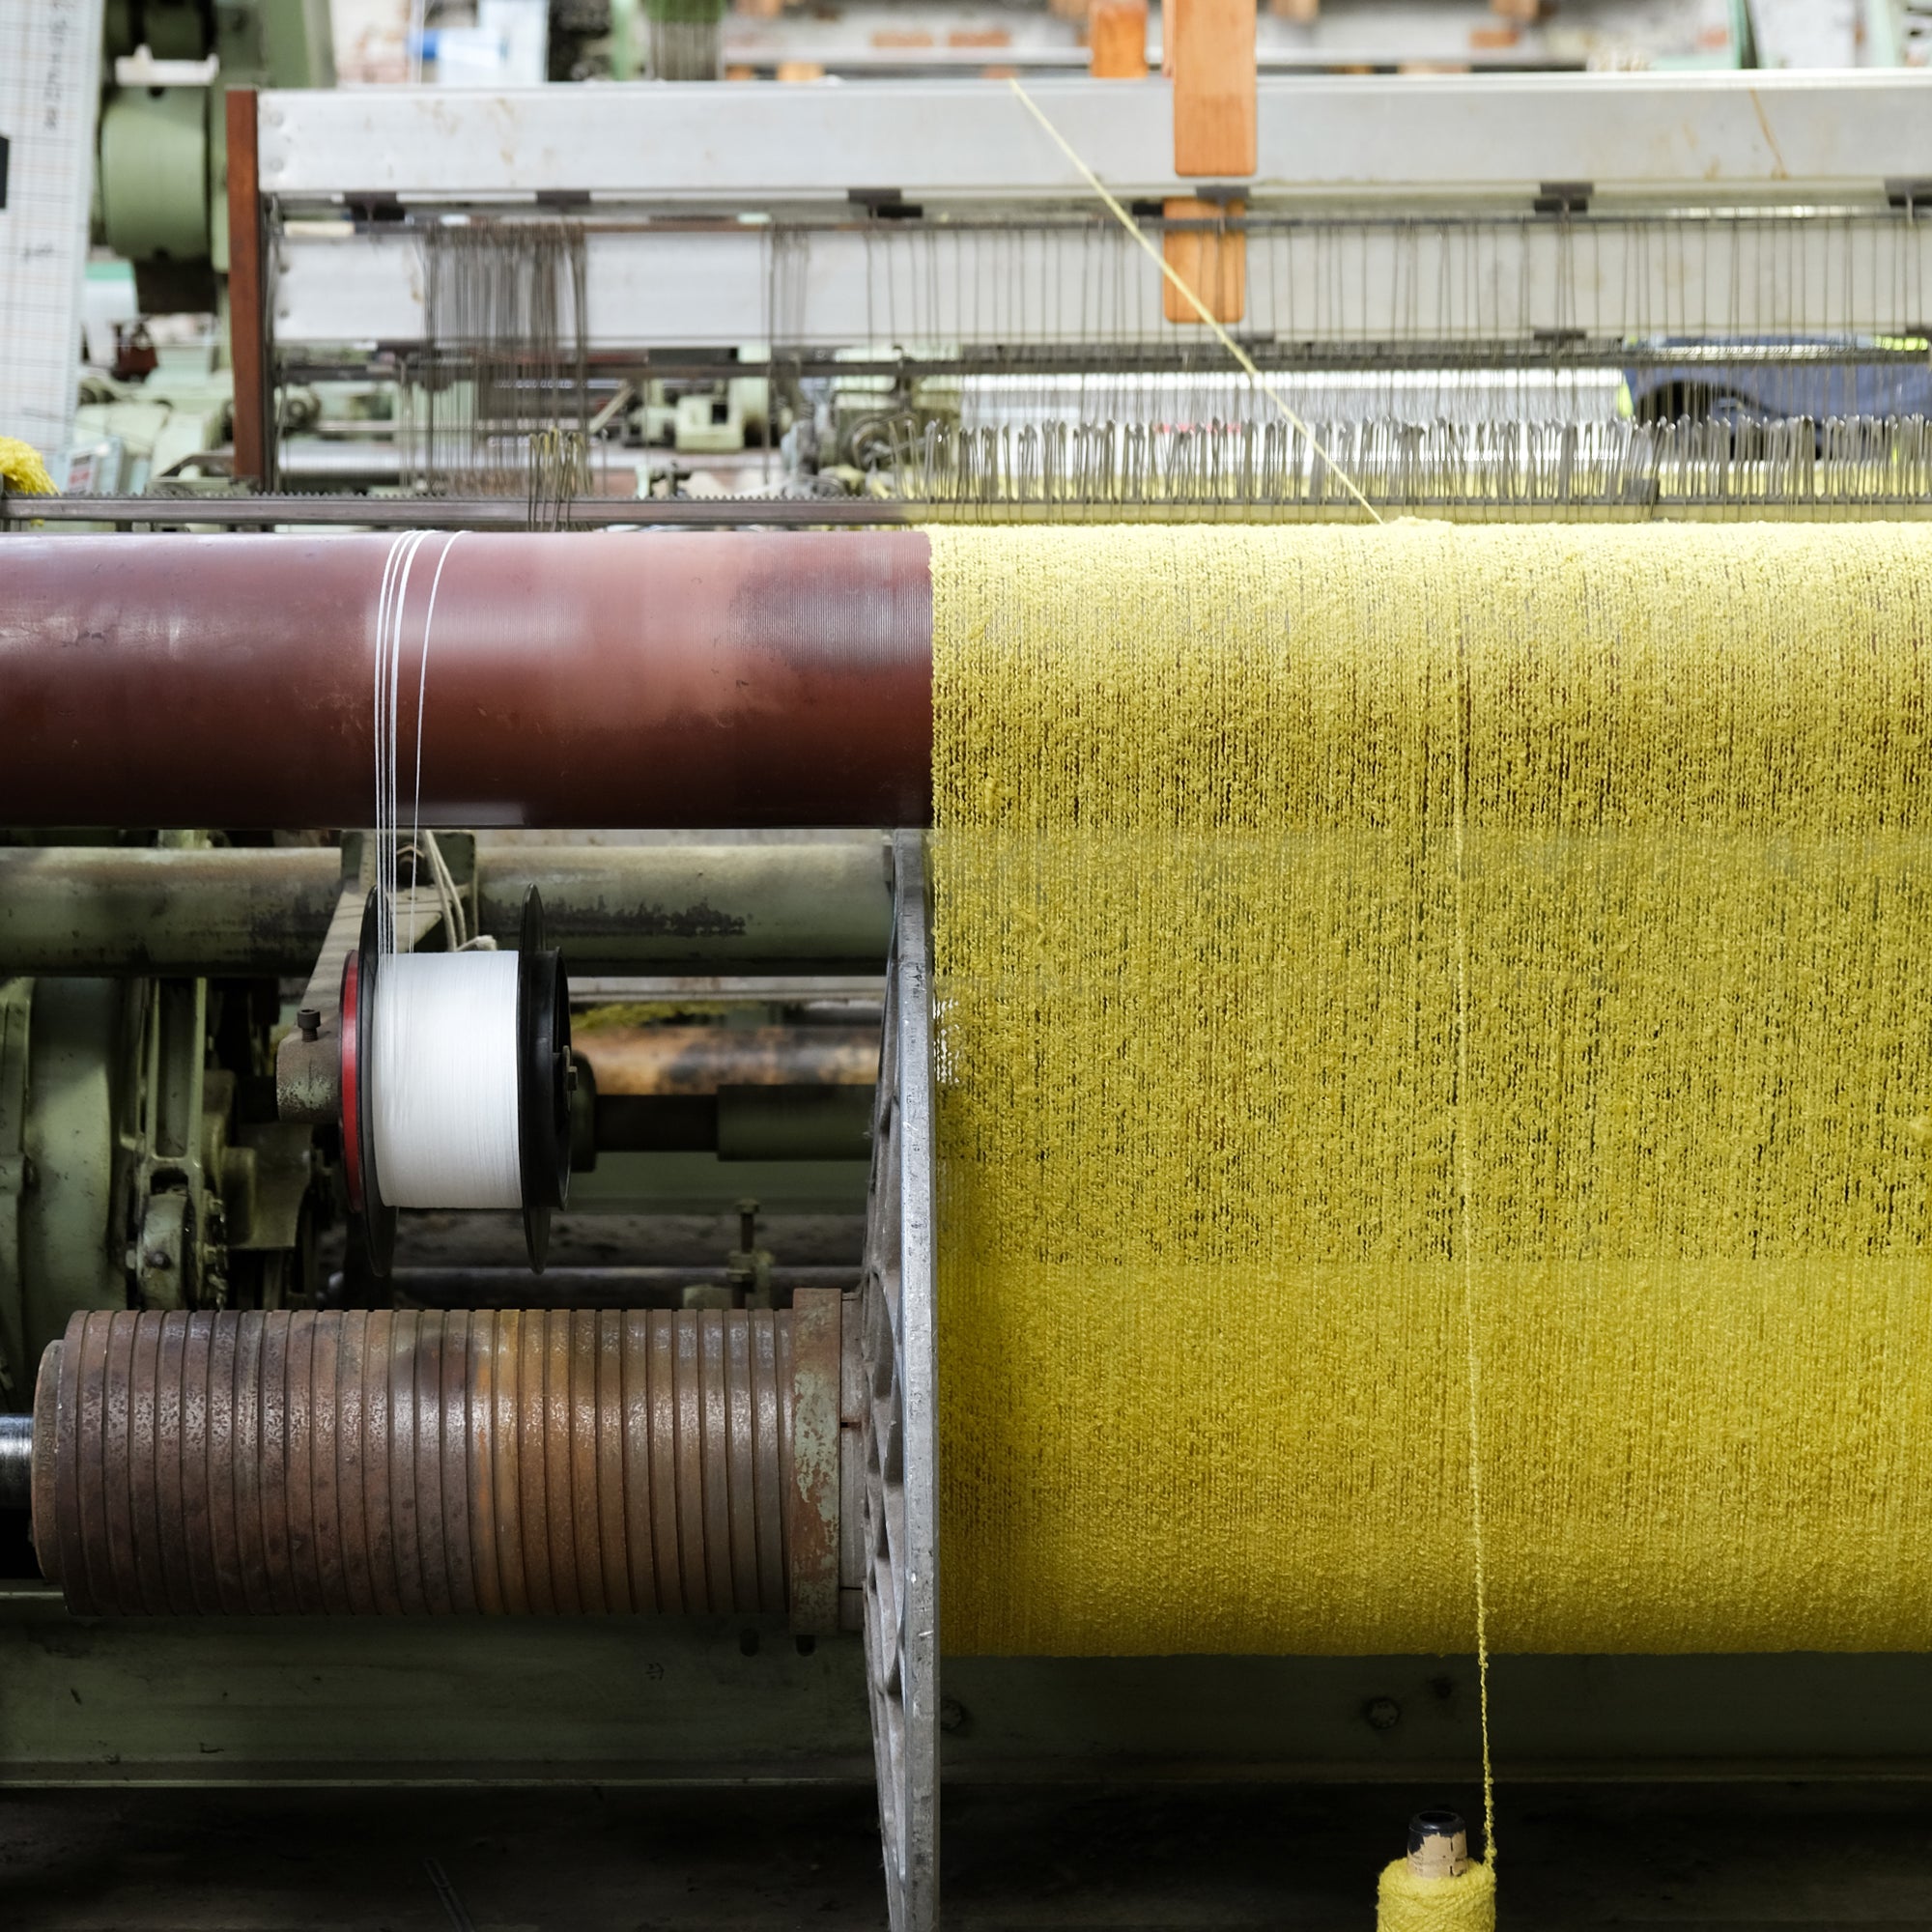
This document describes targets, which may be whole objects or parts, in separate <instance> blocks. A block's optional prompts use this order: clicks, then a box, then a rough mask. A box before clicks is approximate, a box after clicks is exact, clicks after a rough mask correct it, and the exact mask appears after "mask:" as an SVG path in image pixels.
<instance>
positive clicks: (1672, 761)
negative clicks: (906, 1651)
mask: <svg viewBox="0 0 1932 1932" xmlns="http://www.w3.org/2000/svg"><path fill="white" fill-rule="evenodd" d="M933 587H934V698H935V731H936V745H935V760H936V762H935V774H934V779H935V794H936V807H935V810H936V831H935V837H934V848H933V849H934V861H933V876H934V904H935V911H934V920H935V967H936V995H937V1010H938V1016H939V1069H940V1095H939V1119H940V1145H941V1172H940V1197H941V1198H940V1214H941V1229H942V1239H941V1241H940V1249H939V1251H940V1255H941V1280H940V1337H941V1351H942V1353H941V1364H940V1368H941V1386H942V1398H941V1399H942V1430H943V1435H942V1470H943V1478H942V1480H943V1484H944V1492H943V1513H942V1566H943V1574H944V1576H945V1577H946V1607H945V1615H946V1620H947V1622H946V1643H947V1647H948V1649H949V1650H951V1651H954V1652H1018V1653H1034V1654H1054V1653H1058V1654H1079V1653H1088V1654H1093V1653H1160V1652H1185V1651H1194V1652H1305V1653H1331V1654H1350V1653H1369V1652H1409V1653H1414V1652H1436V1651H1455V1650H1464V1649H1467V1648H1469V1647H1470V1646H1471V1644H1472V1641H1473V1605H1474V1585H1473V1578H1472V1552H1471V1535H1470V1530H1471V1510H1470V1432H1469V1396H1468V1379H1467V1377H1468V1350H1467V1349H1466V1347H1465V1297H1466V1306H1467V1307H1468V1309H1469V1310H1470V1311H1471V1314H1472V1318H1473V1322H1472V1325H1473V1336H1474V1342H1475V1353H1476V1358H1477V1364H1478V1371H1479V1386H1480V1399H1479V1403H1478V1413H1479V1418H1480V1429H1479V1440H1480V1443H1481V1449H1482V1459H1483V1477H1484V1494H1485V1503H1486V1514H1487V1520H1488V1536H1487V1547H1488V1553H1489V1564H1488V1571H1489V1591H1490V1600H1491V1622H1490V1634H1491V1641H1492V1645H1493V1647H1494V1648H1496V1649H1498V1650H1502V1651H1510V1650H1517V1651H1586V1652H1588V1651H1653V1652H1655V1651H1700V1650H1781V1649H1839V1650H1871V1649H1919V1648H1925V1647H1927V1646H1928V1645H1932V1278H1929V1277H1928V1272H1927V1267H1926V1242H1927V1233H1928V1223H1927V1202H1926V1189H1927V1157H1928V1153H1927V1150H1928V1142H1932V1008H1928V1003H1927V1000H1926V998H1925V985H1926V962H1927V958H1928V950H1932V757H1928V747H1927V743H1926V739H1927V733H1928V730H1932V541H1928V538H1927V535H1926V533H1925V532H1924V531H1923V530H1922V529H1921V528H1919V527H1917V526H1879V525H1869V524H1867V525H1858V526H1852V525H1841V526H1830V525H1817V526H1792V525H1778V526H1699V527H1696V528H1686V527H1679V528H1669V527H1656V526H1646V527H1630V528H1619V527H1612V526H1589V527H1580V526H1537V527H1520V528H1519V527H1508V526H1483V527H1471V526H1462V527H1451V526H1432V525H1424V524H1407V525H1397V526H1386V527H1383V528H1375V529H1371V528H1360V529H1355V528H1350V529H1340V528H1272V529H1269V528H1258V527H1246V528H1235V527H1201V526H1193V527H1174V528H1166V529H1153V528H1148V527H1145V526H1142V527H1136V528H1133V529H1108V528H1092V527H1090V528H1069V529H1064V530H1042V529H1037V528H1033V529H1006V530H994V529H979V530H964V529H942V530H939V531H937V532H936V533H935V534H934V537H933Z"/></svg>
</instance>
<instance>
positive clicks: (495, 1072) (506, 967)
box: [368, 952, 524, 1208]
mask: <svg viewBox="0 0 1932 1932" xmlns="http://www.w3.org/2000/svg"><path fill="white" fill-rule="evenodd" d="M370 1018H371V1022H372V1024H371V1042H370V1044H371V1054H370V1065H369V1087H368V1093H369V1109H370V1118H371V1122H372V1125H373V1127H374V1139H375V1152H376V1182H377V1186H378V1187H379V1189H380V1190H381V1193H382V1199H383V1201H384V1205H385V1206H387V1207H390V1208H521V1207H522V1206H523V1204H524V1190H523V1163H522V1160H521V1159H520V1157H519V1153H520V1146H521V1143H520V1140H519V1125H518V1119H519V1116H518V1106H517V954H516V953H514V952H398V953H391V954H389V955H388V956H386V957H385V958H384V960H383V962H382V967H381V970H380V971H379V972H378V973H377V975H376V998H375V1011H374V1012H373V1013H372V1014H371V1015H370Z"/></svg>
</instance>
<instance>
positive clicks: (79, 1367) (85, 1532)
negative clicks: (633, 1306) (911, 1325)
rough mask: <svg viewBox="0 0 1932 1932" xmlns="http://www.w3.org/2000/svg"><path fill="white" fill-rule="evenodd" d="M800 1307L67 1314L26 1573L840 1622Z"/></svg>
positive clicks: (823, 1358) (219, 1594)
mask: <svg viewBox="0 0 1932 1932" xmlns="http://www.w3.org/2000/svg"><path fill="white" fill-rule="evenodd" d="M800 1303H801V1309H800V1311H799V1312H796V1313H795V1312H794V1311H792V1310H788V1309H786V1310H778V1311H773V1310H769V1309H751V1310H739V1311H730V1310H702V1311H695V1310H694V1311H677V1312H671V1313H660V1312H654V1311H643V1310H630V1311H620V1310H615V1309H609V1310H601V1311H600V1310H593V1309H576V1310H571V1309H551V1310H541V1309H538V1310H527V1311H517V1312H508V1313H500V1314H499V1313H489V1312H478V1313H469V1312H456V1313H447V1314H445V1313H442V1312H439V1311H429V1312H419V1311H415V1310H405V1311H401V1312H395V1313H391V1312H389V1311H386V1310H379V1311H374V1312H368V1313H364V1312H360V1311H349V1312H344V1313H332V1312H312V1311H299V1312H287V1311H276V1312H270V1313H261V1312H253V1311H251V1312H247V1313H241V1314H222V1315H211V1314H185V1313H171V1314H166V1315H159V1314H138V1315H137V1314H128V1313H119V1314H106V1313H97V1314H88V1315H77V1316H75V1317H74V1319H73V1321H71V1323H70V1325H69V1328H68V1331H67V1334H66V1335H65V1337H64V1338H63V1339H62V1340H61V1341H59V1342H56V1343H54V1344H53V1345H52V1346H51V1347H50V1348H49V1349H48V1350H47V1351H46V1354H45V1356H44V1358H43V1362H42V1366H41V1376H40V1382H39V1386H38V1389H37V1393H36V1398H35V1411H34V1432H35V1435H34V1440H35V1457H34V1470H33V1498H34V1537H35V1544H36V1548H38V1550H39V1552H40V1557H41V1565H42V1568H43V1570H44V1571H45V1573H46V1575H47V1576H48V1577H50V1578H51V1579H52V1580H54V1581H55V1582H57V1583H59V1584H60V1586H61V1589H62V1591H63V1593H64V1594H65V1596H66V1598H67V1602H68V1605H69V1607H70V1608H71V1609H73V1610H74V1611H76V1612H79V1613H82V1614H89V1615H114V1614H126V1615H138V1614H147V1615H158V1614H175V1615H191V1614H196V1613H199V1614H203V1615H214V1614H220V1615H270V1614H274V1615H291V1614H317V1613H334V1614H345V1613H346V1614H361V1615H369V1614H386V1615H431V1616H435V1615H448V1614H462V1613H470V1612H479V1611H480V1612H483V1613H486V1614H496V1613H505V1612H508V1613H517V1612H525V1611H530V1612H539V1613H545V1612H556V1613H560V1614H564V1615H580V1614H581V1615H604V1614H609V1613H612V1612H624V1611H676V1610H691V1611H712V1612H727V1613H731V1614H752V1613H756V1612H767V1613H769V1612H779V1611H784V1610H786V1609H787V1608H789V1609H790V1611H791V1613H792V1621H793V1626H794V1628H796V1629H798V1630H799V1631H801V1632H814V1633H815V1632H829V1631H832V1630H835V1629H837V1627H838V1588H837V1582H838V1579H837V1548H838V1519H839V1510H838V1456H837V1443H836V1438H837V1435H838V1394H837V1390H838V1347H839V1341H838V1338H839V1310H840V1300H839V1296H838V1293H836V1292H834V1291H827V1290H808V1291H804V1292H802V1293H801V1295H800ZM794 1330H797V1331H798V1333H797V1336H795V1335H794ZM801 1429H802V1430H804V1431H805V1432H806V1434H807V1435H808V1437H809V1440H807V1441H806V1442H805V1443H804V1445H803V1446H802V1447H795V1446H794V1444H793V1442H792V1440H791V1438H792V1436H793V1435H795V1434H796V1433H797V1432H798V1431H800V1430H801ZM828 1429H829V1431H830V1435H831V1437H832V1438H833V1447H832V1450H831V1452H830V1454H829V1456H828V1453H827V1450H826V1447H825V1436H826V1432H827V1431H828ZM828 1551H829V1552H830V1568H829V1569H828ZM828 1577H829V1578H830V1588H829V1591H828V1587H827V1578H828Z"/></svg>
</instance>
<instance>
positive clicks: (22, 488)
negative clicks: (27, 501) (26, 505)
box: [0, 436, 59, 497]
mask: <svg viewBox="0 0 1932 1932" xmlns="http://www.w3.org/2000/svg"><path fill="white" fill-rule="evenodd" d="M0 489H7V490H14V491H17V492H18V493H19V494H20V495H21V496H23V497H53V496H58V495H59V492H58V491H56V490H55V488H54V479H53V477H52V476H51V475H49V474H48V472H47V466H46V465H45V464H44V463H43V462H42V460H41V452H40V451H39V450H38V449H36V448H35V447H34V445H33V444H32V443H30V442H22V441H20V440H19V439H18V438H17V437H11V436H0Z"/></svg>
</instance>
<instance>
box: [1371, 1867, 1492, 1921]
mask: <svg viewBox="0 0 1932 1932" xmlns="http://www.w3.org/2000/svg"><path fill="white" fill-rule="evenodd" d="M1495 1922H1496V1880H1495V1874H1494V1873H1493V1872H1492V1871H1491V1869H1490V1868H1489V1866H1488V1865H1486V1864H1484V1863H1483V1862H1482V1861H1480V1860H1471V1861H1470V1862H1469V1865H1468V1867H1467V1868H1466V1869H1465V1870H1464V1871H1463V1873H1462V1874H1461V1875H1460V1876H1459V1877H1456V1878H1428V1879H1425V1878H1417V1877H1416V1875H1415V1874H1414V1873H1413V1872H1412V1871H1410V1870H1409V1868H1408V1861H1407V1860H1406V1859H1397V1860H1396V1861H1395V1862H1394V1863H1393V1864H1387V1865H1384V1866H1383V1867H1382V1875H1381V1878H1380V1879H1379V1881H1378V1883H1377V1886H1376V1926H1377V1932H1494V1926H1495Z"/></svg>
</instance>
